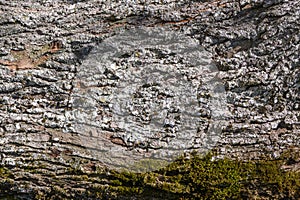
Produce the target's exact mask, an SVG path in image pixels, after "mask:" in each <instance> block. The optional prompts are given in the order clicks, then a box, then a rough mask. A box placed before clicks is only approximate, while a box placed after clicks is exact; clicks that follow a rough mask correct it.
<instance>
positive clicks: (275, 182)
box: [0, 153, 300, 199]
mask: <svg viewBox="0 0 300 200" xmlns="http://www.w3.org/2000/svg"><path fill="white" fill-rule="evenodd" d="M214 158H215V157H214V156H213V155H212V154H208V155H206V156H204V157H203V156H199V155H192V156H191V158H190V159H185V158H184V157H181V158H179V159H178V160H176V161H175V162H173V163H171V164H170V165H168V166H166V167H164V168H162V169H160V170H157V171H153V172H147V173H132V172H128V171H123V172H118V171H115V170H108V169H106V170H101V171H100V170H96V171H95V172H94V173H84V172H83V171H82V170H78V169H80V168H76V169H77V170H76V169H75V170H69V171H68V172H67V173H66V175H68V176H69V175H71V176H70V179H68V180H67V179H66V180H62V181H66V182H65V183H68V181H71V179H72V180H74V181H78V183H79V182H80V184H85V185H88V187H85V188H86V189H85V190H82V191H80V192H79V191H77V192H76V191H75V190H74V191H73V190H72V189H71V188H67V187H66V188H64V187H58V186H57V185H61V186H63V185H64V182H59V184H57V183H56V182H55V180H56V179H55V178H54V179H53V181H52V183H53V187H51V188H52V190H51V191H50V193H49V192H48V193H47V191H44V192H43V193H36V195H35V197H36V198H37V199H44V198H46V199H51V198H52V199H53V198H54V199H69V198H71V196H70V195H72V197H76V198H79V197H80V198H83V199H87V198H89V199H132V197H135V198H137V199H253V198H256V199H270V198H271V199H300V173H299V172H293V171H284V170H282V169H281V168H282V166H283V165H285V164H289V162H292V163H293V162H297V161H298V160H299V157H298V156H297V154H291V153H286V154H283V157H282V158H280V159H278V160H260V161H248V162H243V161H238V160H230V159H227V158H225V159H217V160H216V159H214ZM73 175H76V176H74V177H73ZM0 176H1V180H2V181H1V182H0V183H1V184H2V185H1V186H0V194H1V193H3V192H7V191H9V188H10V187H6V186H7V184H4V183H8V182H7V181H6V182H5V180H6V179H7V180H8V179H10V178H7V177H10V176H11V175H10V173H9V170H7V169H5V168H0ZM72 177H73V178H72ZM10 180H11V179H10ZM10 185H12V184H10Z"/></svg>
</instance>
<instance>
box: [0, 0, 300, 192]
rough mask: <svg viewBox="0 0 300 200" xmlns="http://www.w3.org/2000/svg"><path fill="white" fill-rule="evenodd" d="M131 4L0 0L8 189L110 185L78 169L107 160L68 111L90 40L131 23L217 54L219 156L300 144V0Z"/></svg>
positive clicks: (2, 133) (0, 108)
mask: <svg viewBox="0 0 300 200" xmlns="http://www.w3.org/2000/svg"><path fill="white" fill-rule="evenodd" d="M126 2H127V3H121V2H119V1H100V0H87V1H79V0H77V1H75V0H74V1H71V0H70V1H68V0H59V1H55V3H54V1H46V0H45V1H43V0H40V1H39V0H30V1H29V0H28V1H16V0H12V1H5V0H0V28H1V29H0V56H1V57H0V82H1V85H0V144H1V147H0V157H1V165H2V166H6V167H9V168H10V170H11V171H12V174H13V175H12V176H13V182H12V183H10V185H11V186H12V187H11V188H9V189H7V191H8V192H11V193H18V194H20V195H21V196H22V193H27V192H32V191H39V190H40V191H45V192H49V193H51V191H55V190H53V187H56V186H60V187H62V186H64V189H65V190H66V191H71V192H70V193H73V194H75V193H76V192H78V193H80V192H81V191H83V190H85V189H86V188H88V187H89V185H91V184H94V185H105V184H108V185H109V184H111V183H110V181H109V175H107V176H105V175H103V176H104V177H103V178H102V179H96V178H95V182H94V183H91V182H88V181H85V180H84V179H83V178H82V174H79V175H76V173H75V171H74V169H77V170H79V171H81V172H82V171H83V172H84V173H88V172H93V171H96V170H100V169H102V164H101V162H100V161H101V160H100V161H99V160H98V159H94V158H93V157H92V156H91V154H90V151H89V149H87V148H92V147H91V146H89V145H90V144H89V143H83V142H82V141H83V140H82V137H81V136H80V135H78V134H77V133H76V132H72V131H70V130H69V131H66V130H67V128H68V124H69V123H68V121H67V119H66V115H65V113H66V112H67V111H69V110H70V109H72V105H71V97H72V94H73V92H74V90H75V89H76V87H78V84H76V83H78V82H76V77H77V73H78V71H80V69H79V68H80V67H81V66H82V63H83V62H84V60H85V59H86V58H87V56H88V55H89V53H90V51H91V50H92V49H93V47H95V46H97V45H99V44H101V42H102V41H103V40H104V39H105V38H109V37H111V36H113V35H115V34H118V32H119V31H120V30H122V29H132V28H134V27H143V26H145V27H168V28H169V29H171V30H176V31H179V32H181V33H182V34H184V35H186V36H190V37H192V38H194V39H197V40H198V41H199V43H200V45H201V46H203V47H204V48H205V49H206V50H207V51H209V52H211V54H212V59H213V60H214V62H215V65H216V66H217V68H218V69H219V71H220V73H219V77H220V78H221V80H222V82H223V84H224V85H225V90H226V94H227V105H226V106H227V108H228V110H229V113H230V114H229V115H228V116H227V120H228V125H227V126H226V127H224V128H223V130H222V134H221V136H220V137H221V138H220V140H219V141H218V143H217V144H216V146H215V149H216V150H217V151H218V152H219V156H220V157H222V156H227V157H231V158H235V159H242V160H251V159H266V158H268V159H269V158H278V157H280V156H281V154H282V153H283V152H284V151H285V150H287V149H294V150H295V151H298V150H299V144H300V114H299V113H300V112H299V110H300V95H299V94H300V91H299V90H300V72H299V69H300V68H299V65H300V63H299V57H300V55H299V46H300V34H299V32H300V30H299V29H300V23H299V22H300V1H298V0H289V1H285V0H266V1H262V0H261V1H259V0H253V1H252V0H240V1H236V0H220V1H185V0H183V1H172V0H166V1H145V2H144V1H141V2H140V3H137V2H136V1H126ZM110 128H111V127H109V128H108V129H106V130H105V131H107V132H108V134H109V133H111V132H112V130H111V129H110ZM91 137H95V136H93V135H91ZM111 139H114V141H112V142H114V143H122V142H124V141H122V140H119V141H118V140H117V139H116V138H111ZM298 162H299V161H298ZM292 164H293V165H292V166H290V168H292V169H294V170H299V165H298V164H297V162H296V163H292ZM30 169H35V170H30ZM3 187H4V186H3ZM25 196H26V195H25ZM29 198H30V196H29Z"/></svg>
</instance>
